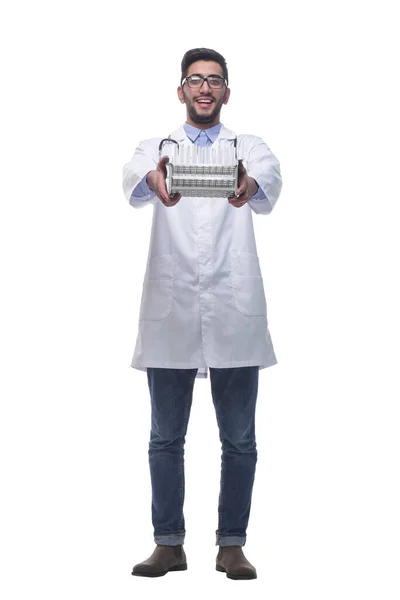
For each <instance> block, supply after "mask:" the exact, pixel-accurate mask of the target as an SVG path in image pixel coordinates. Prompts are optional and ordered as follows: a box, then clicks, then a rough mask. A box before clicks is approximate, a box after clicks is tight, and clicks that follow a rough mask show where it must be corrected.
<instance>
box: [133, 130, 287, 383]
mask: <svg viewBox="0 0 400 600" xmlns="http://www.w3.org/2000/svg"><path fill="white" fill-rule="evenodd" d="M170 137H171V138H173V139H175V140H176V141H178V142H179V144H182V143H183V144H192V142H191V141H190V139H189V138H188V137H187V136H186V133H185V131H184V129H183V127H180V128H179V129H178V130H177V131H174V132H173V133H171V134H170ZM235 137H236V134H235V133H234V132H232V131H230V130H228V129H226V128H225V127H224V126H222V128H221V131H220V133H219V136H218V138H217V139H216V141H215V142H214V146H215V145H216V144H219V143H220V141H222V140H232V139H234V138H235ZM161 139H162V138H153V139H149V140H145V141H143V142H141V143H140V145H139V147H138V148H137V149H136V151H135V153H134V155H133V157H132V159H131V161H130V162H129V163H128V164H126V165H125V166H124V168H123V189H124V192H125V195H126V198H127V200H128V201H129V202H130V204H131V205H132V206H133V207H135V208H140V207H142V206H145V205H146V204H152V205H153V222H152V230H151V239H150V246H149V253H148V259H147V267H146V273H145V277H144V282H143V290H142V301H141V307H140V316H139V327H138V334H137V339H136V346H135V350H134V355H133V359H132V363H131V366H132V367H133V368H135V369H139V370H142V371H146V370H147V367H163V368H171V369H192V368H197V369H198V371H197V377H207V373H208V368H209V367H217V368H227V367H244V366H257V365H258V366H259V368H260V369H264V368H266V367H269V366H272V365H274V364H276V362H277V360H276V356H275V353H274V348H273V345H272V341H271V337H270V333H269V330H268V323H267V307H266V300H265V294H264V286H263V279H262V274H261V270H260V265H259V260H258V255H257V248H256V241H255V236H254V229H253V220H252V212H255V213H257V214H264V215H266V214H268V213H270V212H271V210H272V209H273V207H274V205H275V202H276V201H277V199H278V196H279V194H280V191H281V186H282V183H281V176H280V168H279V162H278V160H277V159H276V157H275V156H274V155H273V154H272V152H271V151H270V149H269V148H268V146H267V145H266V144H265V143H264V142H263V141H262V140H261V139H260V138H259V137H255V136H253V135H238V136H237V155H238V158H241V159H243V165H244V167H245V168H246V169H247V173H248V175H249V176H251V177H253V178H254V179H255V180H256V181H257V183H258V185H259V186H260V187H261V188H262V190H263V192H264V194H265V195H266V199H264V200H250V201H249V202H248V203H246V204H245V205H244V206H242V207H241V208H236V207H234V206H232V205H231V204H230V203H229V202H228V200H227V199H225V198H188V197H182V198H181V200H180V201H179V202H178V203H177V204H176V205H175V206H173V207H168V208H167V207H166V206H164V204H163V203H162V202H161V201H160V200H159V199H158V198H157V196H155V195H154V194H153V193H152V194H150V195H148V196H146V197H144V198H135V197H134V196H132V192H133V190H134V189H135V187H136V186H137V184H138V183H139V182H140V181H141V180H142V178H143V177H144V176H145V175H146V174H147V173H148V172H149V171H151V170H153V169H155V168H156V165H157V162H158V160H159V153H158V147H159V143H160V141H161Z"/></svg>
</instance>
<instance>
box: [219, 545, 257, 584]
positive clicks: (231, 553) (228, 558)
mask: <svg viewBox="0 0 400 600" xmlns="http://www.w3.org/2000/svg"><path fill="white" fill-rule="evenodd" d="M216 569H217V571H221V572H222V573H226V576H227V577H229V579H257V571H256V570H255V568H254V567H253V565H252V564H250V563H249V561H248V560H247V558H246V557H245V555H244V554H243V550H242V547H241V546H220V547H219V552H218V556H217V564H216Z"/></svg>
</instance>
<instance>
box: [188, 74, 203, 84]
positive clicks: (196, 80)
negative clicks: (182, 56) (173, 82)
mask: <svg viewBox="0 0 400 600" xmlns="http://www.w3.org/2000/svg"><path fill="white" fill-rule="evenodd" d="M188 80H189V81H190V83H200V81H201V77H199V76H198V75H190V76H189V77H188Z"/></svg>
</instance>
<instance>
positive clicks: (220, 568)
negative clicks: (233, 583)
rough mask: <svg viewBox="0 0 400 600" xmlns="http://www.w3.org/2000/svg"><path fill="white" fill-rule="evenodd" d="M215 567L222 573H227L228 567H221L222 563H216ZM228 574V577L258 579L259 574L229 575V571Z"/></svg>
mask: <svg viewBox="0 0 400 600" xmlns="http://www.w3.org/2000/svg"><path fill="white" fill-rule="evenodd" d="M215 569H216V571H219V572H220V573H226V569H224V567H221V566H220V565H216V566H215ZM226 576H227V577H228V579H257V575H229V574H228V573H226Z"/></svg>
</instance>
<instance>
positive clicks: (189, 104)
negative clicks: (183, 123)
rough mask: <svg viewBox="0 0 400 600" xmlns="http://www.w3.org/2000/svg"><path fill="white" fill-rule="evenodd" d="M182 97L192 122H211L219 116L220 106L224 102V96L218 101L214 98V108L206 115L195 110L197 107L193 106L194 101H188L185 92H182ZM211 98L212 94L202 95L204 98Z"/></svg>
mask: <svg viewBox="0 0 400 600" xmlns="http://www.w3.org/2000/svg"><path fill="white" fill-rule="evenodd" d="M183 97H184V99H185V104H186V109H187V111H188V113H189V116H190V118H191V119H192V121H193V122H194V123H199V124H202V123H212V122H213V121H214V120H215V119H216V118H219V113H220V112H221V107H222V105H223V103H224V98H221V99H220V100H219V101H218V102H217V101H216V100H215V98H213V100H214V108H213V110H212V111H211V112H210V113H209V114H208V115H203V114H200V113H198V112H197V108H196V106H195V101H194V100H192V101H190V100H189V98H188V97H187V96H186V94H185V92H183ZM207 97H208V98H211V97H212V96H204V98H207Z"/></svg>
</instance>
